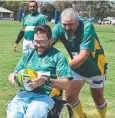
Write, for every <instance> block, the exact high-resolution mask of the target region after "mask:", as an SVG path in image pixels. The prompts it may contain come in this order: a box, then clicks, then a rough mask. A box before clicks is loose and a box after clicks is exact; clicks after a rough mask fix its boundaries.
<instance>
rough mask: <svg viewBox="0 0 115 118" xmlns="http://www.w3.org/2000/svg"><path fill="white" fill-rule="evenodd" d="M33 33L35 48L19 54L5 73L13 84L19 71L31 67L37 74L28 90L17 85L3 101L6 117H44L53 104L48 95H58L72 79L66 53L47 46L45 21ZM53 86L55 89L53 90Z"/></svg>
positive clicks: (48, 32) (47, 32) (47, 34)
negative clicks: (18, 89) (13, 66)
mask: <svg viewBox="0 0 115 118" xmlns="http://www.w3.org/2000/svg"><path fill="white" fill-rule="evenodd" d="M34 33H35V34H34V40H33V44H34V47H35V49H33V50H32V51H31V52H29V53H26V54H23V56H22V58H21V61H20V62H19V63H18V65H17V66H16V69H15V71H14V72H13V73H11V74H10V75H9V77H8V80H9V83H10V84H11V85H14V86H15V85H17V84H16V82H15V79H16V76H17V74H18V72H19V71H21V70H23V69H31V70H34V71H35V72H36V73H38V76H37V78H36V79H32V80H31V82H30V83H29V87H31V88H34V89H33V91H29V92H28V91H26V90H22V89H21V90H20V91H19V92H18V93H17V94H16V96H15V97H14V99H13V100H12V101H11V102H9V103H8V105H7V118H47V114H48V112H49V111H50V110H51V109H52V108H53V106H54V104H55V102H54V100H53V99H52V97H55V98H58V99H59V98H60V97H61V95H62V93H61V91H60V90H62V89H65V90H67V89H68V87H69V84H70V80H71V79H72V72H71V69H70V67H69V64H68V62H67V59H66V57H65V56H64V55H63V54H62V53H61V52H60V51H58V50H57V49H55V48H53V47H52V46H51V43H52V32H51V29H50V27H49V26H48V25H39V26H36V27H35V30H34ZM40 75H41V76H40ZM57 75H58V77H59V79H57ZM44 76H46V77H44ZM53 88H54V89H53ZM57 89H58V92H56V90H57Z"/></svg>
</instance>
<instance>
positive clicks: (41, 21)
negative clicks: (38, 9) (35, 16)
mask: <svg viewBox="0 0 115 118" xmlns="http://www.w3.org/2000/svg"><path fill="white" fill-rule="evenodd" d="M46 23H47V20H46V17H45V16H44V15H42V17H41V19H40V24H46Z"/></svg>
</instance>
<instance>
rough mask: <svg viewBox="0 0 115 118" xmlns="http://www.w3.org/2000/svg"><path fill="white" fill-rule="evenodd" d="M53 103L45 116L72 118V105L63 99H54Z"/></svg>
mask: <svg viewBox="0 0 115 118" xmlns="http://www.w3.org/2000/svg"><path fill="white" fill-rule="evenodd" d="M54 101H55V105H54V107H53V109H52V110H51V111H50V112H49V113H48V117H47V118H73V117H74V114H73V110H72V106H71V105H70V104H69V103H68V102H67V101H65V100H57V99H54Z"/></svg>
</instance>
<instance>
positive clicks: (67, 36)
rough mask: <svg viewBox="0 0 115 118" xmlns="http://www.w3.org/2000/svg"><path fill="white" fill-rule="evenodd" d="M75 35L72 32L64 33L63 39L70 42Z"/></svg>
mask: <svg viewBox="0 0 115 118" xmlns="http://www.w3.org/2000/svg"><path fill="white" fill-rule="evenodd" d="M74 37H75V35H74V32H73V31H71V32H69V33H67V32H65V38H66V39H67V40H68V41H70V42H71V41H72V40H73V39H74Z"/></svg>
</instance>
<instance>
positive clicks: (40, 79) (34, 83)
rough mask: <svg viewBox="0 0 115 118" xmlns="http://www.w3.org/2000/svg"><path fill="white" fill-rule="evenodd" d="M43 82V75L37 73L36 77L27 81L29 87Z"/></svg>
mask: <svg viewBox="0 0 115 118" xmlns="http://www.w3.org/2000/svg"><path fill="white" fill-rule="evenodd" d="M44 84H45V77H43V76H41V75H39V77H38V78H35V79H32V80H31V81H30V82H29V87H31V88H36V87H39V86H42V85H44Z"/></svg>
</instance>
